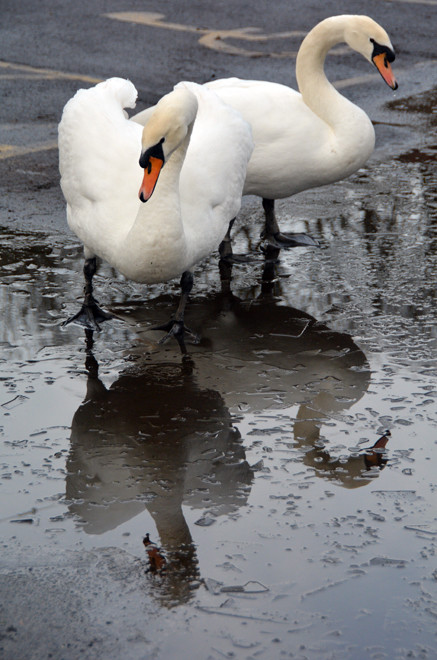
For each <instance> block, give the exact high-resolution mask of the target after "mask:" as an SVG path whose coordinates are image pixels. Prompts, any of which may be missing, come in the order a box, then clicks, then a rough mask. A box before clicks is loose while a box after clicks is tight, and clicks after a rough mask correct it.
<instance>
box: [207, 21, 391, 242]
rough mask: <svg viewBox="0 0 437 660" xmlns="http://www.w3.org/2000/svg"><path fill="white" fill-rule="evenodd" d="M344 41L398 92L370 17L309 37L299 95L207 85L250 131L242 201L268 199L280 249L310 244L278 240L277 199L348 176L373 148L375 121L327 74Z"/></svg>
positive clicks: (257, 84)
mask: <svg viewBox="0 0 437 660" xmlns="http://www.w3.org/2000/svg"><path fill="white" fill-rule="evenodd" d="M343 42H345V43H346V44H348V45H349V46H350V47H351V48H353V49H354V50H355V51H357V52H358V53H361V55H363V56H364V57H365V58H366V59H367V60H368V61H369V62H371V63H373V64H374V65H375V66H376V67H377V69H378V71H379V72H380V73H381V75H382V77H383V79H384V80H385V82H386V83H387V84H388V85H389V86H390V87H391V88H392V89H396V88H397V83H396V80H395V78H394V75H393V72H392V69H391V66H390V63H391V62H393V60H394V59H395V55H394V51H393V46H392V44H391V41H390V39H389V37H388V35H387V33H386V31H385V30H384V29H383V28H382V27H381V26H380V25H378V23H376V22H375V21H374V20H372V19H371V18H369V17H368V16H354V15H341V16H331V17H330V18H327V19H325V20H323V21H322V22H321V23H319V24H318V25H316V26H315V27H314V28H313V29H312V30H311V31H310V32H309V33H308V34H307V36H306V37H305V39H304V40H303V42H302V45H301V47H300V49H299V52H298V55H297V59H296V78H297V83H298V87H299V92H297V91H296V90H294V89H291V88H290V87H287V86H285V85H280V84H276V83H271V82H265V81H256V80H255V81H254V80H240V79H238V78H229V79H223V80H216V81H213V82H209V83H206V86H207V87H208V88H210V89H212V90H214V91H215V92H216V93H217V94H218V95H219V96H220V97H221V98H222V99H223V100H224V101H225V102H226V103H228V104H229V105H231V106H233V107H234V108H236V109H237V110H238V111H239V112H240V113H241V114H242V115H243V117H244V118H245V119H246V120H247V121H248V122H249V123H250V125H251V127H252V131H253V138H254V142H255V148H254V151H253V154H252V157H251V159H250V162H249V165H248V169H247V176H246V182H245V184H244V194H246V195H251V194H252V195H259V196H261V197H262V198H263V205H264V210H265V214H266V229H265V236H266V238H268V239H269V242H270V243H271V244H272V245H274V246H276V247H293V246H294V245H308V244H311V239H310V240H309V241H307V240H306V239H309V237H307V236H306V235H305V234H304V235H303V237H304V238H303V240H302V235H301V234H297V235H296V234H282V233H280V231H279V227H278V225H277V222H276V219H275V215H274V200H275V199H280V198H283V197H289V196H291V195H294V194H295V193H298V192H301V191H303V190H306V189H308V188H314V187H317V186H322V185H325V184H328V183H332V182H334V181H338V180H340V179H343V178H345V177H347V176H349V175H350V174H352V173H353V172H356V171H357V170H358V169H359V168H360V167H362V166H363V165H364V163H365V162H366V161H367V159H368V158H369V156H370V155H371V153H372V151H373V149H374V145H375V132H374V129H373V125H372V122H371V121H370V119H369V117H368V116H367V114H366V113H365V112H364V111H363V110H362V109H361V108H359V107H358V106H357V105H354V104H353V103H352V102H351V101H349V100H348V99H347V98H345V97H344V96H342V95H341V94H340V93H339V92H338V91H337V90H336V89H335V88H334V87H333V85H332V84H331V83H330V82H329V80H328V79H327V77H326V75H325V72H324V61H325V57H326V55H327V53H328V51H329V50H330V49H331V48H332V47H333V46H335V45H336V44H338V43H343ZM228 239H229V236H228ZM313 244H314V241H313Z"/></svg>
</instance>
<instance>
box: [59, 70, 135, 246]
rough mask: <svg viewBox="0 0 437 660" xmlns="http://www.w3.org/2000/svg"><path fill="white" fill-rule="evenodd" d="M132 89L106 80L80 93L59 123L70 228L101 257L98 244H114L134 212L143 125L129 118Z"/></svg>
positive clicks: (119, 81)
mask: <svg viewBox="0 0 437 660" xmlns="http://www.w3.org/2000/svg"><path fill="white" fill-rule="evenodd" d="M136 96H137V92H136V89H135V87H134V85H133V84H132V83H131V82H130V81H128V80H123V79H121V78H110V79H109V80H107V81H105V82H103V83H99V84H98V85H96V86H95V87H92V88H89V89H81V90H79V91H78V92H77V93H76V94H75V96H74V97H73V98H72V99H71V100H70V101H69V102H68V103H67V104H66V106H65V108H64V111H63V114H62V118H61V121H60V124H59V131H58V132H59V169H60V174H61V188H62V191H63V193H64V196H65V199H66V201H67V217H68V222H69V225H70V227H71V229H72V230H73V231H74V232H75V233H76V234H77V236H79V238H80V239H81V240H82V241H83V243H84V244H85V245H86V246H87V247H89V248H90V249H92V250H95V252H96V253H97V254H100V255H101V256H104V255H102V248H101V245H100V243H103V242H105V243H108V242H112V243H114V244H117V242H119V241H120V240H122V236H123V235H125V234H126V232H127V231H128V230H129V228H130V225H131V224H132V222H133V221H134V220H135V216H136V214H137V213H138V208H139V204H140V202H139V200H138V195H137V193H138V188H139V186H140V183H141V172H142V171H141V168H140V166H139V163H138V158H139V153H140V143H141V126H140V125H138V124H136V123H134V122H131V121H129V120H128V119H127V115H126V113H125V111H124V110H123V108H125V107H134V106H135V101H136Z"/></svg>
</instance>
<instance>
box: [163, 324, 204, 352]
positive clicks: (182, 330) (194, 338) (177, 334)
mask: <svg viewBox="0 0 437 660" xmlns="http://www.w3.org/2000/svg"><path fill="white" fill-rule="evenodd" d="M151 329H152V330H163V331H164V332H166V333H167V334H166V335H164V337H162V339H160V340H159V342H158V343H159V344H165V342H166V341H168V340H169V339H170V338H171V337H174V338H175V339H176V341H177V342H178V344H179V346H180V349H181V351H182V353H186V352H187V349H186V346H185V338H186V336H189V338H190V341H191V343H192V344H198V343H199V342H200V337H199V335H197V334H196V333H195V332H193V331H192V330H190V329H189V328H187V327H186V325H185V324H184V322H183V321H177V320H176V319H170V321H169V322H168V323H165V324H164V325H159V326H155V327H153V328H151Z"/></svg>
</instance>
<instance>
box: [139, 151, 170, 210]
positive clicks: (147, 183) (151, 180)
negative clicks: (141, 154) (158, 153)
mask: <svg viewBox="0 0 437 660" xmlns="http://www.w3.org/2000/svg"><path fill="white" fill-rule="evenodd" d="M163 165H164V161H163V160H162V159H161V158H155V156H150V157H149V160H148V163H147V167H145V168H144V177H143V183H142V184H141V188H140V190H139V193H138V196H139V198H140V199H141V201H142V202H147V200H148V199H150V197H151V196H152V194H153V191H154V190H155V186H156V183H157V181H158V177H159V173H160V171H161V168H162V166H163Z"/></svg>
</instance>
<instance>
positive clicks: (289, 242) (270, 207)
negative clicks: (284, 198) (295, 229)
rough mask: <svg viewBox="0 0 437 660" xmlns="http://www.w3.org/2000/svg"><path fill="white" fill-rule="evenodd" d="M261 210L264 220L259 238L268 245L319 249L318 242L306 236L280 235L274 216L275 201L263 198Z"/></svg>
mask: <svg viewBox="0 0 437 660" xmlns="http://www.w3.org/2000/svg"><path fill="white" fill-rule="evenodd" d="M263 209H264V214H265V218H266V225H265V229H264V231H263V232H262V233H261V238H265V239H266V240H267V241H268V242H269V245H272V246H273V247H276V248H292V247H320V246H319V243H318V241H316V240H315V239H314V238H311V236H308V234H302V233H301V234H293V233H282V232H281V231H280V229H279V225H278V222H277V220H276V216H275V200H274V199H266V198H263Z"/></svg>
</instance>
